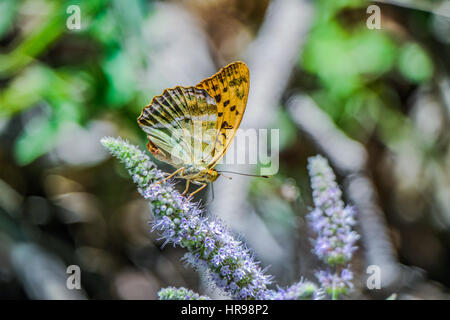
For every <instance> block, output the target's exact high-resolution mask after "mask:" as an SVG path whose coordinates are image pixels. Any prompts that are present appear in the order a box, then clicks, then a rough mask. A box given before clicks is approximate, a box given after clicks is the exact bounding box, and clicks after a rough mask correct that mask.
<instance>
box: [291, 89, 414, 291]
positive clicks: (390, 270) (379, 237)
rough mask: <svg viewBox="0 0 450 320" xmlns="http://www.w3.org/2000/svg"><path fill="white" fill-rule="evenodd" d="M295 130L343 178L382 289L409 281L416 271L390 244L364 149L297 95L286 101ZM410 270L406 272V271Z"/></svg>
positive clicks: (310, 100) (367, 254)
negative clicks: (306, 138) (304, 137)
mask: <svg viewBox="0 0 450 320" xmlns="http://www.w3.org/2000/svg"><path fill="white" fill-rule="evenodd" d="M288 108H289V111H290V113H291V115H292V118H293V120H294V121H295V122H296V123H297V125H298V127H299V129H300V130H301V131H302V132H304V133H305V134H306V135H307V136H309V137H310V138H311V140H312V141H314V143H315V144H316V145H317V146H318V148H319V149H320V150H321V151H322V152H323V153H324V154H325V155H326V156H327V157H328V158H329V159H330V161H331V162H332V163H333V165H334V166H335V168H336V169H337V171H338V172H339V173H340V174H342V175H343V176H344V177H345V190H346V193H347V195H348V197H349V198H350V201H351V202H352V203H353V204H354V206H355V207H356V209H357V212H358V215H357V217H358V219H359V221H360V223H359V227H360V230H361V235H362V241H363V244H364V250H365V255H366V264H367V266H368V265H377V266H379V267H380V268H381V270H382V272H381V277H382V281H381V284H382V288H384V289H386V288H389V289H392V288H394V287H398V286H400V287H403V286H406V285H411V284H413V281H412V280H417V279H420V273H418V272H417V271H413V270H412V269H406V268H405V267H404V266H402V265H401V264H400V263H399V262H398V259H397V256H396V253H395V250H394V248H393V246H392V244H391V241H390V237H389V234H388V230H387V224H386V221H385V218H384V213H383V210H382V209H381V208H380V206H379V204H378V195H377V192H376V188H375V186H374V184H373V182H372V181H371V179H370V177H369V173H368V171H367V157H368V155H367V151H366V150H365V148H364V146H363V145H361V144H360V143H359V142H357V141H355V140H352V139H351V138H349V137H348V136H346V135H345V134H344V133H343V132H342V131H340V130H339V129H338V128H337V127H336V126H335V125H334V123H333V122H332V121H331V119H330V118H329V117H328V115H327V114H326V113H324V112H323V111H322V110H320V108H319V107H318V106H317V105H316V104H315V102H314V101H313V100H312V99H310V98H309V97H307V96H303V95H297V96H294V97H293V98H291V100H290V101H289V103H288ZM407 270H408V271H412V272H406V271H407Z"/></svg>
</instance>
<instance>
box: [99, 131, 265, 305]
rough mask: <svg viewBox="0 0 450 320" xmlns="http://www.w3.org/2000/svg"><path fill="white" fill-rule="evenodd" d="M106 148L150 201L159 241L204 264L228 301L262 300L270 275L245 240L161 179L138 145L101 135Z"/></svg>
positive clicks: (162, 175) (189, 261) (193, 261)
mask: <svg viewBox="0 0 450 320" xmlns="http://www.w3.org/2000/svg"><path fill="white" fill-rule="evenodd" d="M101 142H102V144H103V145H104V146H105V148H106V149H107V150H108V151H109V152H110V153H111V154H112V155H113V156H115V157H116V158H118V159H119V160H120V161H121V162H122V163H124V164H125V167H126V168H127V169H128V173H129V174H130V176H131V177H132V178H133V181H134V182H135V183H136V184H137V186H138V191H139V192H140V194H141V195H142V196H143V197H144V198H145V199H147V200H148V201H149V203H150V207H151V210H152V213H153V216H154V221H153V228H152V230H157V231H158V232H159V233H160V235H161V239H162V240H165V241H164V244H163V246H164V245H166V244H168V243H171V244H172V245H174V246H180V247H182V248H185V249H187V251H188V253H187V254H186V255H185V260H186V261H187V262H188V263H190V264H192V265H194V266H196V267H206V269H207V270H208V271H209V273H210V278H211V280H212V281H213V283H214V284H215V285H216V286H217V287H219V288H221V289H223V290H224V291H225V292H226V293H228V294H229V295H230V296H231V297H232V298H233V299H267V298H268V297H270V296H271V294H272V292H271V291H270V290H268V289H267V285H268V284H270V282H271V276H268V275H265V274H264V270H262V269H261V268H260V267H259V263H258V262H257V261H255V259H254V258H253V256H252V254H251V253H250V251H249V250H248V249H247V248H246V246H245V244H244V243H242V242H241V241H239V240H237V239H235V238H234V237H233V236H232V234H231V232H230V231H229V230H228V229H227V228H226V227H225V225H224V224H223V223H222V221H221V220H219V219H214V218H211V217H207V216H204V215H203V214H204V212H203V210H202V209H200V208H199V204H198V203H197V204H196V203H193V202H191V201H189V200H187V199H186V198H184V197H183V196H181V194H180V193H179V192H178V191H177V190H176V189H175V188H174V186H173V183H172V182H170V181H165V182H163V183H161V184H156V183H155V182H156V181H158V180H162V179H163V178H164V174H163V173H162V172H161V171H159V170H157V169H156V167H155V165H154V164H153V163H152V162H151V160H150V158H149V156H147V155H146V154H145V153H144V152H143V151H141V150H140V149H139V148H137V147H135V146H133V145H131V144H129V143H128V142H125V141H123V140H122V139H115V138H103V139H102V140H101Z"/></svg>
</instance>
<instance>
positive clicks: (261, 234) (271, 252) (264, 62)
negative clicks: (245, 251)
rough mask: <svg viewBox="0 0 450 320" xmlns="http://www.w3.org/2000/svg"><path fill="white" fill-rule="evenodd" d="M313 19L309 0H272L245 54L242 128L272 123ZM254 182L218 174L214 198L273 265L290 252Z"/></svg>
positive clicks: (218, 207) (216, 206)
mask: <svg viewBox="0 0 450 320" xmlns="http://www.w3.org/2000/svg"><path fill="white" fill-rule="evenodd" d="M312 19H313V5H312V3H310V2H309V1H304V0H303V1H298V0H274V1H271V3H270V6H269V8H268V10H267V13H266V16H265V20H264V22H263V24H262V26H261V28H260V30H259V34H258V36H257V38H256V39H255V41H254V42H253V43H252V44H251V45H250V48H249V51H248V53H247V56H246V59H245V60H246V62H247V63H248V65H249V68H250V78H251V79H250V83H251V84H250V87H251V88H250V93H249V100H248V103H247V108H246V112H245V115H244V118H243V121H242V124H241V128H243V129H246V128H255V129H256V128H267V127H269V126H270V124H271V122H272V120H273V118H274V115H275V114H276V111H277V109H278V107H279V101H280V97H281V95H282V93H283V91H284V90H285V87H286V84H287V83H288V80H289V77H290V74H291V71H292V69H293V67H294V65H295V63H296V61H297V59H298V55H299V52H300V51H301V48H302V45H303V43H304V39H305V37H306V33H307V32H308V30H309V28H310V25H311V23H312ZM233 147H234V146H233V145H232V146H231V147H230V148H233ZM238 152H248V150H239V151H238ZM227 169H228V168H227ZM239 170H240V171H242V170H245V171H246V172H250V171H252V170H254V166H253V167H251V166H245V167H244V166H243V165H240V166H239ZM249 183H250V180H249V178H247V177H242V176H236V177H233V181H232V182H230V181H226V179H219V180H218V181H217V182H215V185H214V188H215V190H216V192H215V193H216V194H218V195H220V197H216V199H215V200H214V202H213V203H212V210H213V212H214V213H215V214H217V215H218V216H219V217H222V218H223V219H225V220H226V221H227V223H229V224H230V225H231V227H232V228H233V229H234V230H237V231H238V232H242V233H244V234H245V235H246V238H247V240H248V242H249V243H250V245H251V246H252V247H253V248H254V249H255V250H256V252H257V254H258V255H259V256H260V257H261V258H262V259H264V260H265V261H266V262H268V263H271V264H272V265H273V267H277V266H280V264H283V261H285V260H284V257H285V255H286V254H287V253H286V252H284V250H282V245H281V244H278V243H277V242H276V240H275V239H274V238H273V237H272V236H271V234H270V232H269V230H268V229H267V227H263V225H264V222H263V221H262V220H261V219H260V218H259V216H257V215H256V214H255V213H254V212H253V211H252V210H251V208H250V206H249V204H248V203H247V201H246V199H247V195H248V188H249ZM230 199H232V200H231V201H230ZM249 221H252V223H248V222H249ZM257 226H258V227H257ZM259 249H261V250H259Z"/></svg>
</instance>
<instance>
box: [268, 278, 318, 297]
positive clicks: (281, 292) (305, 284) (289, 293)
mask: <svg viewBox="0 0 450 320" xmlns="http://www.w3.org/2000/svg"><path fill="white" fill-rule="evenodd" d="M320 298H321V291H320V290H319V289H318V288H317V286H316V285H315V284H314V283H312V282H309V281H303V280H300V281H299V282H297V283H296V284H293V285H292V286H290V287H288V288H286V289H282V288H280V289H278V291H277V292H275V293H274V295H273V297H272V299H273V300H310V299H313V300H318V299H320Z"/></svg>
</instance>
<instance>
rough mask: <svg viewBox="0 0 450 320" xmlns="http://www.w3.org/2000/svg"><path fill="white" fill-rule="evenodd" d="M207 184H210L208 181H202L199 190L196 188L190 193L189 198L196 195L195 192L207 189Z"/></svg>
mask: <svg viewBox="0 0 450 320" xmlns="http://www.w3.org/2000/svg"><path fill="white" fill-rule="evenodd" d="M207 185H208V184H207V183H202V186H201V187H200V188H198V189H197V190H195V191H194V192H192V193H191V194H190V195H189V197H188V199H190V198H192V197H193V196H194V194H196V193H197V192H199V191H202V190H203V189H205V187H206V186H207Z"/></svg>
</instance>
